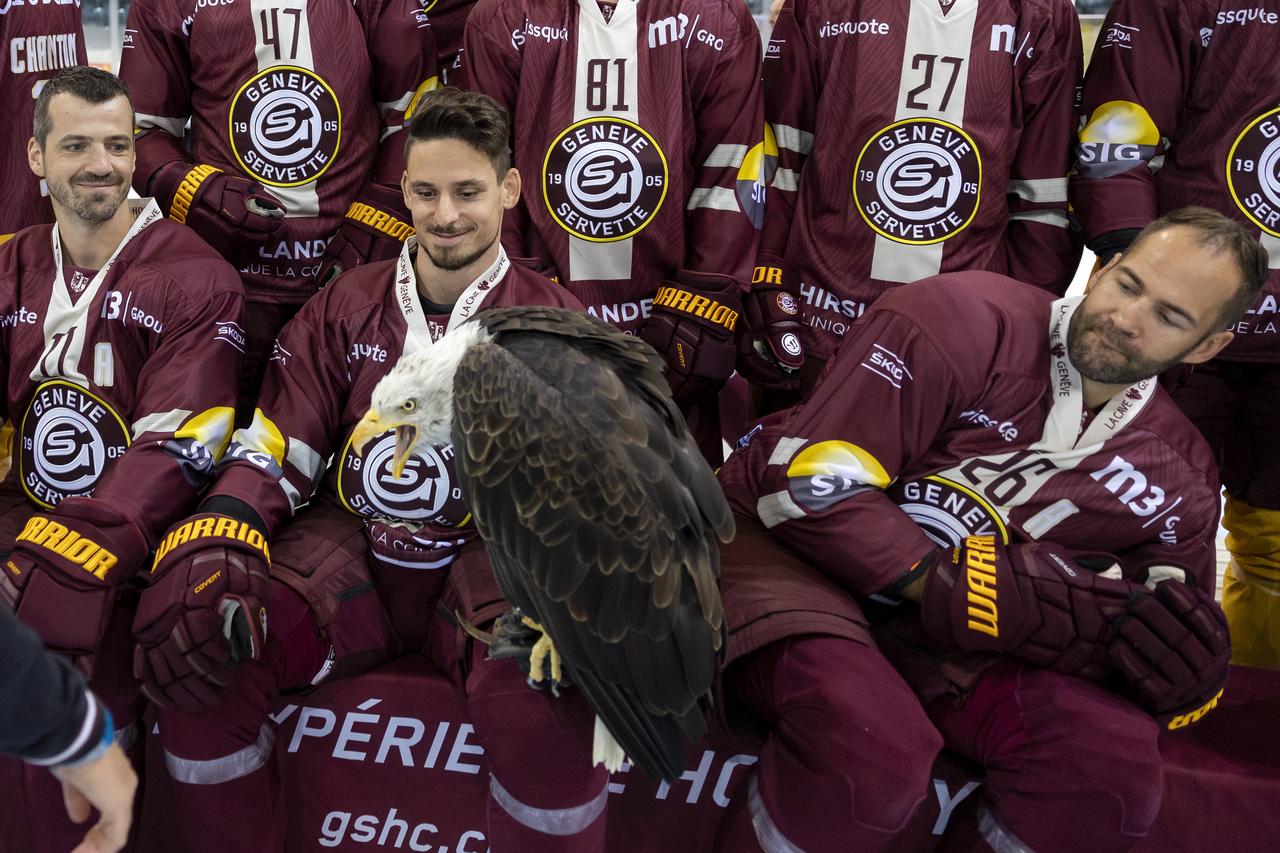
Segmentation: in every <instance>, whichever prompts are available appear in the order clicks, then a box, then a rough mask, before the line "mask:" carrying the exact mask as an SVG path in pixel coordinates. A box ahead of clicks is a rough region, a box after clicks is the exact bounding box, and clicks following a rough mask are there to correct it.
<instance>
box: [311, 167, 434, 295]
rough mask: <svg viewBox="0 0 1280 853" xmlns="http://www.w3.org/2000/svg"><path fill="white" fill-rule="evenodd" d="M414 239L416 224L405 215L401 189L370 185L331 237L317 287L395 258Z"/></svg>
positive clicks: (353, 203) (350, 208)
mask: <svg viewBox="0 0 1280 853" xmlns="http://www.w3.org/2000/svg"><path fill="white" fill-rule="evenodd" d="M412 236H413V225H412V223H410V222H408V221H407V217H406V215H405V213H404V195H403V194H402V193H401V192H400V190H399V189H396V190H395V191H392V190H390V189H388V188H386V187H382V186H379V185H377V184H370V185H369V186H367V187H365V188H364V190H363V191H362V192H361V193H360V196H359V197H358V198H356V200H355V201H353V202H351V206H350V207H348V208H347V214H346V216H345V217H344V218H343V220H342V224H341V225H339V226H338V230H337V231H336V232H335V233H334V235H333V236H332V237H330V238H329V243H328V245H326V246H325V250H324V260H323V261H321V263H320V269H319V271H318V272H317V273H316V284H318V285H319V286H321V287H324V286H326V285H328V284H331V283H332V282H333V280H334V279H336V278H337V277H338V276H340V275H341V274H342V273H343V272H345V271H347V270H353V269H355V268H356V267H358V266H360V265H361V264H370V263H373V262H374V261H385V260H387V259H388V258H394V257H396V256H397V255H399V254H400V249H401V247H402V246H403V245H404V241H405V240H407V239H409V238H410V237H412Z"/></svg>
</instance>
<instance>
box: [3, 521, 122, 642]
mask: <svg viewBox="0 0 1280 853" xmlns="http://www.w3.org/2000/svg"><path fill="white" fill-rule="evenodd" d="M146 556H147V543H146V539H145V538H144V537H143V535H142V532H141V531H139V530H138V529H137V527H135V526H134V525H133V523H132V522H130V521H128V520H126V519H125V518H124V517H123V516H121V515H119V514H118V513H116V512H114V511H112V510H110V509H108V508H107V507H105V506H103V505H102V503H101V502H100V501H96V500H93V499H92V498H67V499H66V500H64V501H63V502H62V503H61V504H59V505H58V508H57V509H55V510H53V511H52V512H49V513H47V514H46V513H36V514H35V515H32V516H31V517H30V518H28V519H27V523H26V525H25V526H24V527H23V528H22V532H21V533H19V534H18V538H17V539H16V540H15V541H14V543H13V551H12V553H10V554H9V555H7V556H6V557H5V558H4V572H3V574H0V598H3V599H4V601H5V602H6V603H7V604H8V605H9V607H11V608H13V611H14V613H16V614H17V616H18V618H19V619H21V620H22V621H23V622H25V623H27V625H29V626H30V627H31V628H32V629H33V630H34V631H35V632H36V633H37V634H39V635H40V639H42V640H43V641H44V643H45V645H46V646H48V647H49V648H51V649H53V650H54V651H58V652H62V653H64V654H67V655H71V656H74V657H82V656H83V657H87V656H90V655H92V654H93V653H94V652H95V651H97V648H98V644H99V643H100V642H101V641H102V635H103V633H104V631H105V630H106V627H107V618H108V616H109V615H110V613H111V608H112V606H113V605H114V603H115V591H116V587H117V586H119V584H120V582H121V581H122V580H124V579H125V578H127V577H128V576H130V575H131V574H133V573H134V572H135V571H136V570H137V568H138V567H139V566H140V565H141V564H142V561H143V560H145V559H146Z"/></svg>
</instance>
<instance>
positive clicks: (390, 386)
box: [351, 322, 492, 479]
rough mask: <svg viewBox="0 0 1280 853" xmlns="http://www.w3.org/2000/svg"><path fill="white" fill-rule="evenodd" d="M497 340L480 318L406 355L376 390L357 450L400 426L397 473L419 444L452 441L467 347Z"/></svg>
mask: <svg viewBox="0 0 1280 853" xmlns="http://www.w3.org/2000/svg"><path fill="white" fill-rule="evenodd" d="M491 339H492V336H491V335H490V334H489V333H488V332H487V331H485V328H484V327H483V326H482V325H480V324H479V323H476V322H468V323H463V324H461V325H460V326H457V327H455V328H453V329H450V330H449V333H448V334H446V335H445V336H444V337H443V338H441V339H440V340H439V341H437V342H436V343H435V344H434V345H432V346H431V347H428V348H426V349H421V350H417V351H415V352H411V353H409V354H408V355H405V356H402V357H401V358H400V360H399V361H398V362H396V365H395V367H393V368H391V372H390V373H388V374H387V375H386V376H384V377H382V379H381V381H379V382H378V384H377V386H376V387H375V388H374V389H373V395H372V399H371V400H370V401H369V402H370V408H369V411H367V412H365V414H364V417H363V418H361V419H360V423H358V424H356V428H355V431H354V432H353V433H352V434H351V443H352V446H353V447H354V448H355V450H356V452H357V453H361V452H363V450H364V446H365V445H366V444H367V443H368V442H369V441H370V440H371V439H373V438H376V437H377V436H379V435H382V434H383V433H385V432H387V431H388V430H395V433H396V452H395V457H394V461H393V462H392V476H394V477H396V478H397V479H398V478H399V477H400V474H401V472H402V471H403V470H404V466H405V462H406V461H408V458H409V454H410V453H412V452H413V451H414V450H415V449H416V448H418V447H431V446H436V445H444V444H449V443H450V442H451V441H452V440H453V439H452V437H451V436H452V430H453V377H454V374H455V373H457V372H458V365H459V364H460V363H461V362H462V357H463V356H464V355H466V354H467V350H469V349H471V347H473V346H475V345H476V344H478V343H484V342H487V341H489V340H491Z"/></svg>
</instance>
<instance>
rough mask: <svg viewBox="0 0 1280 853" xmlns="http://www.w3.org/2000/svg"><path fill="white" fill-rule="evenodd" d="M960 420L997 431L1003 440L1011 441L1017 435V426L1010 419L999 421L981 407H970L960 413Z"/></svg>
mask: <svg viewBox="0 0 1280 853" xmlns="http://www.w3.org/2000/svg"><path fill="white" fill-rule="evenodd" d="M960 420H962V421H966V422H968V423H971V424H977V425H978V426H980V427H985V428H987V429H993V430H995V431H996V432H997V433H999V435H1000V437H1001V438H1003V439H1004V440H1005V441H1013V440H1014V439H1015V438H1017V437H1018V428H1017V427H1015V426H1014V425H1013V422H1012V421H1001V420H999V419H997V418H993V417H991V416H990V415H988V414H987V413H986V412H984V411H983V410H982V409H970V410H969V411H967V412H961V413H960Z"/></svg>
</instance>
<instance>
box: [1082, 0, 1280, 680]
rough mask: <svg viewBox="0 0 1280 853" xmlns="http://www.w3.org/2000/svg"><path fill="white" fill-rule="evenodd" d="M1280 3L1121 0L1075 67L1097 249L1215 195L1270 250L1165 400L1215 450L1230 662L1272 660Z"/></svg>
mask: <svg viewBox="0 0 1280 853" xmlns="http://www.w3.org/2000/svg"><path fill="white" fill-rule="evenodd" d="M1277 37H1280V3H1278V2H1275V0H1265V2H1259V3H1255V4H1253V5H1252V6H1250V7H1249V8H1244V7H1238V8H1237V6H1234V5H1231V4H1226V3H1222V2H1220V0H1189V2H1185V3H1174V2H1153V0H1119V2H1117V3H1115V4H1114V5H1113V6H1112V7H1111V10H1110V12H1109V13H1108V15H1107V20H1106V23H1105V24H1104V25H1103V28H1102V30H1101V34H1100V36H1099V37H1098V45H1097V47H1096V48H1095V49H1094V52H1093V60H1092V63H1091V65H1090V66H1089V73H1088V75H1086V78H1085V86H1084V103H1083V112H1084V115H1085V116H1086V117H1087V123H1086V124H1085V125H1084V127H1083V129H1082V130H1081V131H1080V144H1079V148H1078V160H1077V163H1076V171H1077V175H1076V178H1075V179H1074V180H1073V189H1072V202H1073V204H1074V205H1075V209H1076V212H1077V213H1078V214H1079V218H1080V224H1081V226H1082V227H1083V228H1084V233H1085V237H1086V239H1087V240H1088V245H1089V247H1090V248H1092V249H1093V250H1094V251H1095V252H1097V253H1098V256H1099V259H1100V260H1102V261H1104V262H1105V261H1106V260H1107V259H1108V258H1109V257H1111V256H1112V255H1114V254H1115V253H1117V252H1123V251H1125V249H1126V248H1127V247H1128V245H1129V242H1130V241H1131V240H1132V239H1133V236H1134V234H1136V233H1137V231H1138V229H1140V228H1142V227H1143V226H1145V225H1146V224H1147V223H1148V222H1150V221H1151V220H1152V219H1154V218H1156V217H1157V216H1159V215H1160V214H1162V213H1164V212H1166V211H1168V210H1171V209H1173V208H1176V207H1179V206H1182V205H1186V204H1196V205H1204V206H1205V207H1210V208H1213V209H1214V210H1217V211H1219V212H1221V213H1223V214H1225V215H1227V216H1230V217H1231V218H1232V219H1235V220H1236V221H1237V222H1239V223H1241V224H1242V225H1244V227H1245V228H1247V229H1249V230H1250V231H1251V232H1252V233H1253V234H1255V235H1257V236H1258V237H1259V239H1260V240H1261V241H1262V244H1263V245H1264V246H1265V247H1267V248H1268V249H1269V250H1270V254H1271V272H1270V274H1269V275H1268V277H1267V285H1266V288H1265V290H1264V292H1263V293H1262V294H1261V296H1260V298H1259V300H1258V302H1257V304H1255V305H1253V306H1251V308H1250V310H1249V311H1248V313H1247V314H1246V315H1245V316H1244V318H1242V319H1241V320H1240V321H1239V322H1238V323H1236V324H1235V325H1234V326H1233V327H1232V330H1233V331H1234V332H1235V334H1236V339H1235V341H1234V342H1233V343H1232V345H1231V346H1230V347H1228V348H1227V349H1226V350H1225V351H1224V352H1223V353H1222V355H1221V356H1219V357H1218V358H1217V359H1216V360H1214V361H1213V362H1212V363H1211V364H1204V365H1200V366H1198V367H1197V368H1195V370H1193V371H1187V372H1184V373H1183V374H1182V376H1181V377H1180V379H1181V382H1180V383H1178V384H1175V387H1174V388H1173V396H1174V400H1175V401H1176V402H1177V403H1178V405H1179V406H1180V407H1182V410H1183V411H1184V412H1186V413H1187V416H1188V417H1190V418H1191V420H1192V421H1193V422H1194V423H1195V424H1196V426H1198V427H1199V428H1200V430H1201V432H1203V433H1204V436H1205V438H1206V439H1208V441H1209V445H1210V447H1211V448H1212V449H1213V452H1214V454H1215V455H1216V456H1217V459H1218V465H1219V467H1220V468H1221V471H1222V479H1223V484H1224V485H1225V486H1226V490H1227V503H1226V512H1225V515H1224V518H1223V525H1224V526H1225V527H1226V528H1227V531H1228V537H1227V547H1228V548H1229V549H1230V551H1231V563H1230V565H1229V567H1228V569H1227V573H1226V577H1225V578H1224V580H1223V591H1222V607H1223V609H1224V610H1225V611H1226V613H1227V616H1228V618H1229V619H1230V620H1231V628H1232V631H1231V634H1232V639H1233V648H1234V655H1235V658H1234V659H1235V660H1236V661H1237V662H1238V663H1244V664H1250V665H1252V666H1271V667H1280V420H1278V418H1280V334H1278V333H1277V330H1278V329H1280V319H1277V317H1278V316H1280V315H1278V312H1280V301H1278V300H1280V166H1278V161H1277V152H1280V142H1277V136H1280V101H1277V94H1276V93H1277V92H1280V69H1277V67H1276V63H1275V61H1274V58H1273V54H1274V48H1275V44H1276V39H1277Z"/></svg>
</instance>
